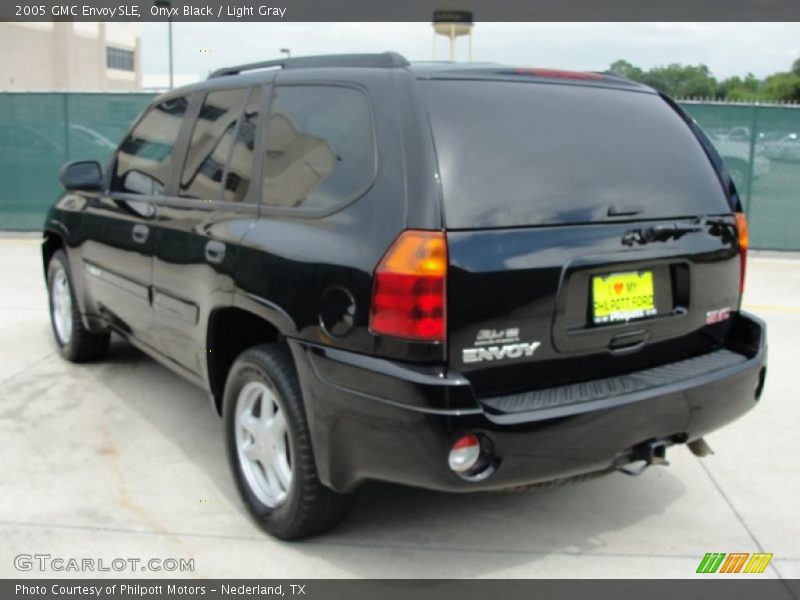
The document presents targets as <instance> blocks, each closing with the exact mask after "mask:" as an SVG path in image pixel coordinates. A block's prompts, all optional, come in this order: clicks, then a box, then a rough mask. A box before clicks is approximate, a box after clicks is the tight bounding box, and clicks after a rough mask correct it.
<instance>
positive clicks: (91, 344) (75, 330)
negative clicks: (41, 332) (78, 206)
mask: <svg viewBox="0 0 800 600" xmlns="http://www.w3.org/2000/svg"><path fill="white" fill-rule="evenodd" d="M47 291H48V294H47V295H48V298H49V301H50V324H51V325H52V327H53V335H54V336H55V338H56V344H57V345H58V351H59V353H60V354H61V356H62V357H64V358H66V359H67V360H69V361H72V362H87V361H91V360H98V359H100V358H103V357H104V356H105V355H106V353H107V352H108V343H109V340H110V338H111V334H109V333H108V332H105V333H92V332H91V331H89V330H88V329H86V327H85V326H84V324H83V320H82V318H81V313H80V311H79V310H78V303H77V301H76V299H75V287H74V285H73V283H72V274H71V273H70V270H69V261H68V260H67V255H66V254H64V251H63V250H57V251H56V252H55V253H54V254H53V257H52V258H51V259H50V263H49V264H48V266H47Z"/></svg>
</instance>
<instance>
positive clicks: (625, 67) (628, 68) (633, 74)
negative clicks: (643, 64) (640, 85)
mask: <svg viewBox="0 0 800 600" xmlns="http://www.w3.org/2000/svg"><path fill="white" fill-rule="evenodd" d="M610 70H611V71H613V72H614V73H616V74H617V75H622V76H623V77H627V78H628V79H631V80H633V81H642V76H643V75H644V71H642V70H641V69H640V68H639V67H636V66H634V65H632V64H631V63H629V62H628V61H627V60H618V61H616V62H613V63H611V67H610Z"/></svg>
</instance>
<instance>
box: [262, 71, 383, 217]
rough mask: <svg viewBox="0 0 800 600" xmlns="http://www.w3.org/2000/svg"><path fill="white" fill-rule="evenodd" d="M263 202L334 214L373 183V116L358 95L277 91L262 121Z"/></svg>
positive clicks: (340, 90) (323, 89)
mask: <svg viewBox="0 0 800 600" xmlns="http://www.w3.org/2000/svg"><path fill="white" fill-rule="evenodd" d="M264 171H265V174H264V189H263V199H262V202H263V204H264V205H266V206H270V207H274V208H281V209H297V210H298V211H306V212H327V211H330V210H334V209H336V208H338V207H340V206H342V205H344V204H346V203H347V202H349V201H350V200H353V199H355V198H357V197H358V196H360V195H361V194H363V193H364V192H365V191H366V189H367V188H368V187H369V185H370V184H371V183H372V181H373V179H374V177H375V146H374V139H373V128H372V115H371V111H370V105H369V100H368V98H367V95H366V94H365V93H364V92H362V91H361V90H358V89H355V88H348V87H338V86H332V85H284V86H276V88H275V91H274V96H273V99H272V102H271V105H270V112H269V119H268V121H267V156H266V162H265V165H264Z"/></svg>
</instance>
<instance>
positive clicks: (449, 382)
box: [291, 314, 767, 491]
mask: <svg viewBox="0 0 800 600" xmlns="http://www.w3.org/2000/svg"><path fill="white" fill-rule="evenodd" d="M734 318H735V319H736V321H735V323H734V324H733V335H732V336H731V339H730V342H729V344H728V348H727V349H728V350H730V351H732V352H735V353H737V354H739V355H741V357H742V358H741V359H740V360H736V361H734V362H733V363H731V362H730V361H729V362H728V363H725V364H717V365H716V366H715V367H714V368H713V370H710V371H709V372H702V373H698V372H697V371H696V370H695V371H694V372H691V373H689V375H688V376H687V375H686V372H685V370H684V371H681V370H680V369H677V371H678V372H680V373H682V374H683V376H682V377H677V379H676V380H674V381H668V380H665V379H663V378H662V379H661V380H660V382H657V384H656V385H653V386H650V387H645V388H643V389H637V390H632V391H631V390H628V391H624V392H622V393H620V394H615V395H613V396H608V395H606V396H605V397H603V398H598V399H591V398H590V399H589V400H588V401H586V399H585V398H584V399H583V400H581V401H579V402H572V403H561V404H560V405H558V406H553V405H549V406H541V405H539V406H536V407H535V409H533V410H525V406H524V405H520V404H518V403H517V404H516V405H515V407H516V408H515V409H514V410H513V411H512V410H508V411H505V412H504V411H502V410H499V409H497V407H500V408H503V407H504V406H505V405H504V404H503V403H499V404H498V403H496V402H495V403H490V402H484V403H481V402H479V401H478V400H477V399H476V398H475V397H474V394H473V393H472V388H471V386H470V384H469V382H468V381H467V380H466V379H465V378H464V377H462V376H460V375H458V374H454V373H452V371H448V370H447V369H446V368H445V367H435V366H432V367H419V366H413V365H408V364H401V363H395V362H392V361H387V360H383V359H377V358H372V357H366V356H362V355H358V354H353V353H350V352H344V351H341V350H336V349H332V348H329V347H325V346H318V345H313V344H307V343H304V342H299V341H292V342H291V346H292V350H293V352H294V355H295V358H296V362H297V365H298V371H299V374H300V380H301V385H302V387H303V393H304V397H305V401H306V408H307V416H308V420H309V426H310V429H311V435H312V438H313V443H314V451H315V458H316V462H317V467H318V470H319V475H320V478H321V480H322V481H323V483H325V484H327V485H329V486H330V487H332V488H334V489H336V490H339V491H350V490H352V489H354V488H355V487H356V486H358V484H359V483H361V482H362V481H365V480H368V479H375V480H382V481H391V482H395V483H402V484H408V485H414V486H419V487H425V488H431V489H438V490H450V491H471V490H480V489H496V488H504V487H513V486H518V485H525V484H529V483H535V482H539V481H548V480H552V479H558V478H562V477H569V476H573V475H580V474H583V473H589V472H593V471H599V470H603V469H607V468H609V467H611V466H613V465H614V464H617V463H619V462H621V461H622V462H624V461H625V457H626V456H628V455H629V453H630V451H631V449H632V448H634V447H638V446H639V445H640V444H643V443H644V442H647V441H652V440H664V441H666V442H667V443H668V444H670V443H676V442H685V441H692V440H695V439H698V438H700V437H701V436H703V435H704V434H706V433H708V432H710V431H713V430H715V429H718V428H719V427H721V426H723V425H725V424H726V423H729V422H731V421H733V420H734V419H736V418H738V417H739V416H741V415H743V414H744V413H745V412H747V411H748V410H750V409H751V408H753V406H755V404H756V403H757V402H758V399H759V397H760V394H761V390H762V388H763V383H764V377H765V373H766V355H767V345H766V326H765V324H764V323H763V322H762V321H761V320H759V319H757V318H755V317H753V316H751V315H747V314H739V315H737V316H735V317H734ZM676 364H677V363H676ZM471 432H475V433H478V434H479V435H480V436H481V437H482V438H484V440H486V441H487V442H488V444H489V445H490V446H491V447H492V450H493V454H494V456H495V457H496V459H497V468H496V469H495V470H494V472H493V473H492V475H491V476H489V477H487V478H485V479H483V480H481V481H466V480H465V479H463V478H461V477H459V476H458V475H456V474H455V473H453V472H452V471H451V470H450V469H449V467H448V464H447V455H448V452H449V449H450V446H451V445H452V444H453V442H454V441H455V440H456V439H457V438H458V437H459V436H461V435H463V434H465V433H471Z"/></svg>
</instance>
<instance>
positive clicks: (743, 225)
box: [736, 213, 750, 296]
mask: <svg viewBox="0 0 800 600" xmlns="http://www.w3.org/2000/svg"><path fill="white" fill-rule="evenodd" d="M736 230H737V231H738V232H739V295H740V296H741V295H742V294H743V293H744V276H745V272H746V270H747V249H748V248H749V247H750V234H749V232H748V230H747V217H745V216H744V213H736Z"/></svg>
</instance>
